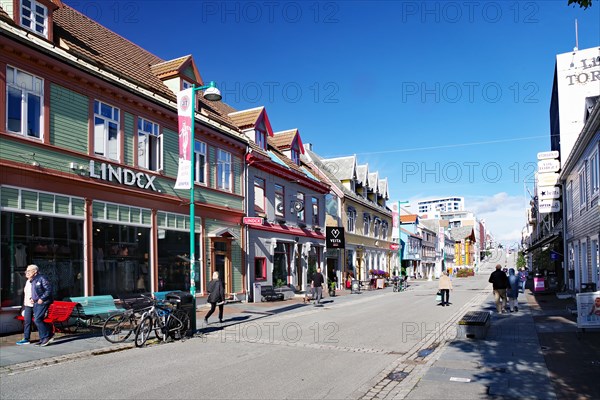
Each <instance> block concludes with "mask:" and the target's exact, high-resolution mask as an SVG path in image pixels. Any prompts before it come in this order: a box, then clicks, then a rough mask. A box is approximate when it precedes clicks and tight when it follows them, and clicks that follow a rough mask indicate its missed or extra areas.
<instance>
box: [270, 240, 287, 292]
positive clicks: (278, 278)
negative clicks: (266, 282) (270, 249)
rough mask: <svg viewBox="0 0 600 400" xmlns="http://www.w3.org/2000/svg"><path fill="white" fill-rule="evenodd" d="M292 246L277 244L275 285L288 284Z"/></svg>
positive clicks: (273, 272) (274, 264)
mask: <svg viewBox="0 0 600 400" xmlns="http://www.w3.org/2000/svg"><path fill="white" fill-rule="evenodd" d="M289 257H290V245H289V244H287V243H277V246H276V247H275V253H274V255H273V271H272V276H273V285H275V286H282V285H286V284H287V282H288V269H289V265H290V264H289Z"/></svg>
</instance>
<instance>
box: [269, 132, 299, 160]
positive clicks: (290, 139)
mask: <svg viewBox="0 0 600 400" xmlns="http://www.w3.org/2000/svg"><path fill="white" fill-rule="evenodd" d="M272 143H273V145H274V146H276V147H277V148H279V149H280V150H289V149H291V148H292V147H295V146H294V144H295V145H296V146H297V150H298V151H299V152H300V154H304V145H303V144H302V139H301V138H300V132H299V131H298V129H290V130H287V131H281V132H275V133H274V134H273V140H272Z"/></svg>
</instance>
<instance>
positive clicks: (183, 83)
mask: <svg viewBox="0 0 600 400" xmlns="http://www.w3.org/2000/svg"><path fill="white" fill-rule="evenodd" d="M193 87H194V84H193V83H190V82H188V81H186V80H185V79H182V80H181V89H182V90H185V89H191V88H193Z"/></svg>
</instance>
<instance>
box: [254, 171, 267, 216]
mask: <svg viewBox="0 0 600 400" xmlns="http://www.w3.org/2000/svg"><path fill="white" fill-rule="evenodd" d="M254 211H256V212H259V213H264V212H265V180H264V179H263V178H259V177H258V176H255V177H254Z"/></svg>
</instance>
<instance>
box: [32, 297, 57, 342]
mask: <svg viewBox="0 0 600 400" xmlns="http://www.w3.org/2000/svg"><path fill="white" fill-rule="evenodd" d="M48 307H50V302H48V301H46V302H44V303H42V304H38V303H37V302H36V303H33V322H35V326H37V328H38V332H39V333H40V341H41V340H44V339H49V338H50V336H52V330H51V329H50V327H48V324H46V323H45V322H44V318H45V317H46V314H47V313H48Z"/></svg>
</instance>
